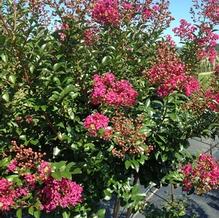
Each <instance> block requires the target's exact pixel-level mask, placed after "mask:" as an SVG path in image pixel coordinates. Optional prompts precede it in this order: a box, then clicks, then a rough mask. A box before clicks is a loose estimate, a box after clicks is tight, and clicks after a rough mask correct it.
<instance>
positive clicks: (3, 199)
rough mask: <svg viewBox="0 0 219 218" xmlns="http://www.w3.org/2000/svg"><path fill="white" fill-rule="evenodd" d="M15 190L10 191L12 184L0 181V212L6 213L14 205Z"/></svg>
mask: <svg viewBox="0 0 219 218" xmlns="http://www.w3.org/2000/svg"><path fill="white" fill-rule="evenodd" d="M15 196H16V194H15V190H14V189H12V182H9V181H8V180H7V179H4V178H2V179H0V211H8V210H10V208H11V207H12V206H13V205H14V198H15Z"/></svg>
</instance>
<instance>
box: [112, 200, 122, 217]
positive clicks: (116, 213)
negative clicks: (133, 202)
mask: <svg viewBox="0 0 219 218" xmlns="http://www.w3.org/2000/svg"><path fill="white" fill-rule="evenodd" d="M119 209H120V199H119V198H118V197H117V196H116V200H115V204H114V208H113V218H118V217H119Z"/></svg>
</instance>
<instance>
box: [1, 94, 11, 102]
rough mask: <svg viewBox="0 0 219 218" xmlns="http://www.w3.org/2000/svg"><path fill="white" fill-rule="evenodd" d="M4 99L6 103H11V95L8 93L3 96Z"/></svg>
mask: <svg viewBox="0 0 219 218" xmlns="http://www.w3.org/2000/svg"><path fill="white" fill-rule="evenodd" d="M2 98H3V99H4V100H5V101H6V102H9V100H10V99H9V94H8V92H4V93H3V95H2Z"/></svg>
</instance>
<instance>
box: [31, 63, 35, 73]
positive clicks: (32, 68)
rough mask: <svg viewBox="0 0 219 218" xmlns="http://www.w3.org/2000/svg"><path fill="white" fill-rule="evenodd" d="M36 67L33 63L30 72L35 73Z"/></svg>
mask: <svg viewBox="0 0 219 218" xmlns="http://www.w3.org/2000/svg"><path fill="white" fill-rule="evenodd" d="M34 69H35V66H34V65H31V66H30V72H31V73H33V72H34Z"/></svg>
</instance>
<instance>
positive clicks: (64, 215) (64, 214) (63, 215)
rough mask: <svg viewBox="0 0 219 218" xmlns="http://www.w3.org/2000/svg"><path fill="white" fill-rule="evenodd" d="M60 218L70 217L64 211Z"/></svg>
mask: <svg viewBox="0 0 219 218" xmlns="http://www.w3.org/2000/svg"><path fill="white" fill-rule="evenodd" d="M62 217H63V218H69V217H70V214H69V213H67V212H66V211H64V212H63V213H62Z"/></svg>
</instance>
